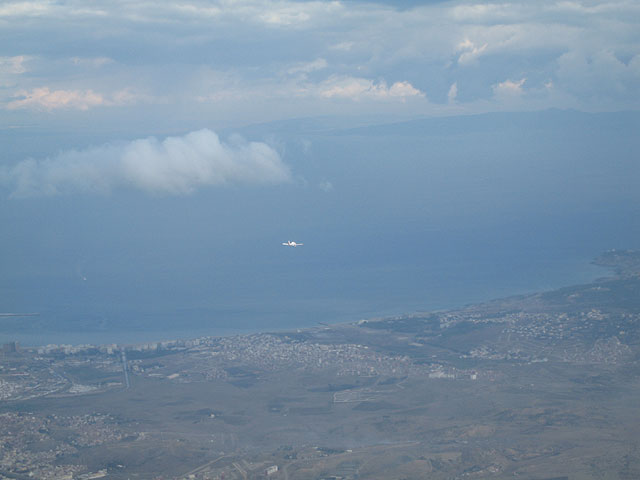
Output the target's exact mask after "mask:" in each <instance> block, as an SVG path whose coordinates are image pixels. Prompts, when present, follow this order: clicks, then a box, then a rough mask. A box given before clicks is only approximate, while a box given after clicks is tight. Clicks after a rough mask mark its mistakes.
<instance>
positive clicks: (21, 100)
mask: <svg viewBox="0 0 640 480" xmlns="http://www.w3.org/2000/svg"><path fill="white" fill-rule="evenodd" d="M13 97H14V98H16V100H12V101H10V102H9V103H7V109H8V110H21V109H34V110H47V111H51V110H57V109H74V110H88V109H89V108H92V107H113V106H122V105H131V104H134V103H137V102H138V101H140V100H143V101H144V100H149V97H148V96H145V95H139V94H134V93H132V92H131V91H130V90H129V89H123V90H120V91H118V92H115V93H113V94H112V95H104V94H102V93H98V92H94V91H93V90H53V91H51V90H50V89H49V88H48V87H41V88H34V89H33V90H31V91H27V90H20V91H18V92H16V93H15V94H14V95H13Z"/></svg>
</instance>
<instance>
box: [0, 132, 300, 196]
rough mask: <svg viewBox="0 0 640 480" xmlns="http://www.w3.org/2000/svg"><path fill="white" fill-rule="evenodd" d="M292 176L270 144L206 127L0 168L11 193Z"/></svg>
mask: <svg viewBox="0 0 640 480" xmlns="http://www.w3.org/2000/svg"><path fill="white" fill-rule="evenodd" d="M290 180H291V173H290V171H289V169H288V167H287V166H286V165H285V164H284V163H283V162H282V160H281V158H280V155H279V154H278V153H277V152H276V151H275V150H274V149H273V148H271V147H270V146H268V145H267V144H265V143H261V142H246V141H244V140H243V139H242V138H240V137H233V138H232V139H231V141H230V142H228V143H223V142H221V141H220V139H219V137H218V135H216V134H215V133H214V132H212V131H210V130H206V129H204V130H199V131H196V132H191V133H188V134H186V135H184V136H182V137H167V138H166V139H164V140H163V141H159V140H157V139H156V138H145V139H140V140H134V141H132V142H129V143H124V144H121V145H103V146H100V147H93V148H89V149H86V150H81V151H76V150H71V151H67V152H62V153H60V154H58V155H56V156H55V157H52V158H47V159H45V160H34V159H27V160H23V161H21V162H20V163H18V164H17V165H15V166H14V167H12V168H4V169H0V184H2V185H5V186H6V187H8V188H9V189H11V191H12V193H11V196H13V197H28V196H36V195H55V194H59V193H72V192H88V193H108V192H110V191H111V190H113V189H116V188H123V187H124V188H127V187H128V188H135V189H139V190H143V191H146V192H149V193H159V194H170V195H180V194H188V193H191V192H193V191H195V190H196V189H198V188H199V187H207V186H215V185H224V184H234V183H235V184H238V183H244V184H276V183H282V182H288V181H290Z"/></svg>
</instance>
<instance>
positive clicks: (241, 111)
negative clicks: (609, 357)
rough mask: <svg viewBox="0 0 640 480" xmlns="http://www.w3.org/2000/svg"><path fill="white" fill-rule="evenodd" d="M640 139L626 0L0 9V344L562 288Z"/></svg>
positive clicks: (633, 229) (632, 210)
mask: <svg viewBox="0 0 640 480" xmlns="http://www.w3.org/2000/svg"><path fill="white" fill-rule="evenodd" d="M638 132H640V4H639V3H638V2H635V1H631V0H630V1H622V0H621V1H606V2H599V1H546V0H542V1H537V2H523V1H507V2H447V1H438V0H436V1H424V2H419V1H413V0H410V1H399V2H366V1H360V0H351V1H342V2H341V1H322V2H321V1H277V0H276V1H266V0H265V1H261V0H247V1H231V0H226V1H208V2H199V1H192V2H180V1H154V2H145V1H134V2H131V1H109V2H101V1H95V2H81V1H19V2H11V1H9V2H6V1H5V2H0V145H1V146H2V149H0V223H1V224H2V225H3V228H2V231H1V232H0V251H1V252H2V262H0V312H1V311H38V312H40V313H41V317H40V318H39V319H38V320H31V322H32V323H30V324H26V323H25V322H22V323H20V321H18V320H6V321H4V323H3V324H2V325H0V337H2V336H3V335H4V337H2V338H5V337H6V338H10V337H11V335H13V334H14V333H15V332H19V331H22V330H21V329H23V330H24V328H27V327H25V325H34V327H33V330H34V331H35V330H39V331H48V332H55V331H64V332H66V333H68V332H71V331H76V332H82V331H85V330H86V331H92V332H93V331H98V332H102V333H104V332H106V331H108V330H109V329H112V330H115V329H117V328H120V329H121V330H123V329H124V330H126V328H133V327H135V328H139V329H141V330H145V329H147V330H149V329H151V328H152V326H153V324H154V321H153V320H148V319H149V318H158V317H160V316H163V320H162V322H161V323H162V328H167V327H168V326H169V325H170V324H180V323H181V322H184V324H185V325H186V324H188V325H190V328H192V327H193V328H196V327H198V328H201V327H203V325H205V324H207V323H206V322H207V321H211V319H212V318H221V317H223V316H226V317H228V318H229V319H232V320H228V321H226V320H225V321H220V322H218V324H219V325H224V326H225V328H227V327H229V328H230V326H231V325H232V324H234V322H241V323H243V322H244V323H243V325H245V326H246V325H249V324H252V325H254V326H255V325H257V324H258V323H259V322H258V321H257V320H255V319H256V318H258V317H261V316H262V317H264V318H267V317H269V316H270V317H269V318H270V319H269V322H270V323H268V324H269V325H270V326H274V325H276V324H278V322H279V321H280V322H281V323H283V322H284V323H287V325H292V324H296V322H298V323H299V324H305V325H306V324H309V322H311V323H313V322H314V321H316V320H318V321H324V322H327V321H331V320H332V319H334V318H339V319H345V318H347V319H352V318H357V317H358V316H362V315H375V314H376V313H377V312H395V313H397V312H401V311H406V310H407V309H408V310H416V309H421V308H425V309H427V308H442V307H449V306H452V305H456V304H460V303H468V302H466V301H465V299H467V300H468V301H471V300H473V301H477V300H482V299H488V298H493V297H495V296H497V295H502V294H511V293H521V292H527V291H532V290H534V289H537V288H551V287H555V286H559V285H561V284H566V283H567V282H573V281H580V280H584V279H585V278H587V277H589V275H593V274H594V272H593V271H592V270H589V268H588V267H584V264H588V261H589V260H590V259H591V258H592V257H593V256H595V255H596V254H597V253H599V252H600V251H601V250H603V249H607V248H633V247H637V246H638V245H637V244H638V243H640V242H638V240H640V238H639V234H640V215H639V207H638V206H639V205H640V194H639V193H638V192H637V191H636V190H638V189H637V188H635V186H636V185H637V184H638V183H639V182H640V171H639V167H638V158H637V152H638V151H640V150H639V149H640V143H639V142H640V141H639V140H638V138H640V135H638ZM287 240H293V241H298V242H304V243H305V245H304V247H301V248H297V249H295V253H294V254H293V255H295V256H292V253H291V252H284V251H283V250H284V247H282V246H281V242H283V241H287ZM397 245H401V248H397ZM496 252H499V253H498V254H497V253H496ZM506 259H509V260H508V261H507V260H506ZM580 262H582V263H580ZM579 265H583V267H584V268H583V267H579ZM571 268H574V269H576V270H573V272H574V273H571V271H572V270H571ZM518 269H522V272H527V274H526V275H524V274H522V272H520V273H517V272H518V271H519V270H518ZM587 270H588V271H587ZM365 287H366V288H365ZM452 292H453V293H452ZM455 292H457V293H455ZM160 312H162V313H160ZM301 316H306V317H308V319H311V320H308V319H307V320H305V321H301V320H299V318H300V317H301ZM249 317H251V318H252V319H253V320H250V319H249ZM294 317H295V318H294ZM145 318H147V320H144V319H145ZM296 318H298V320H296ZM285 320H286V322H285ZM216 321H217V320H216ZM34 322H35V323H34ZM252 322H253V323H252ZM256 322H257V323H256ZM265 322H266V320H265ZM305 322H306V323H305ZM214 323H215V322H214ZM265 325H266V324H265ZM173 326H175V325H173ZM158 328H160V327H158ZM3 332H4V333H3ZM23 333H24V332H23ZM32 334H34V332H32ZM11 338H12V337H11ZM45 340H46V339H39V340H37V341H45ZM34 341H36V340H34Z"/></svg>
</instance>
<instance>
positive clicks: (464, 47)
mask: <svg viewBox="0 0 640 480" xmlns="http://www.w3.org/2000/svg"><path fill="white" fill-rule="evenodd" d="M487 46H488V45H487V44H486V43H485V44H483V45H481V46H479V47H478V46H477V45H475V44H474V43H473V42H472V41H471V40H469V39H466V40H464V41H463V42H460V44H459V45H458V51H459V52H462V53H461V54H460V56H459V57H458V64H460V65H465V64H471V63H474V62H475V61H476V60H477V59H478V57H480V55H482V54H483V53H484V51H485V50H486V49H487Z"/></svg>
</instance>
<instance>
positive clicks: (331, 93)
mask: <svg viewBox="0 0 640 480" xmlns="http://www.w3.org/2000/svg"><path fill="white" fill-rule="evenodd" d="M318 89H319V94H320V96H321V97H324V98H350V99H352V100H360V99H363V98H373V99H390V98H397V99H402V100H404V99H405V98H407V97H424V93H422V92H421V91H420V90H418V89H417V88H415V87H414V86H413V85H411V84H410V83H409V82H395V83H394V84H393V85H391V87H387V83H386V82H385V81H380V82H378V83H376V82H374V81H373V80H369V79H366V78H358V77H343V76H331V77H329V78H328V79H327V80H326V81H325V82H323V83H322V84H320V85H319V87H318Z"/></svg>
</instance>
